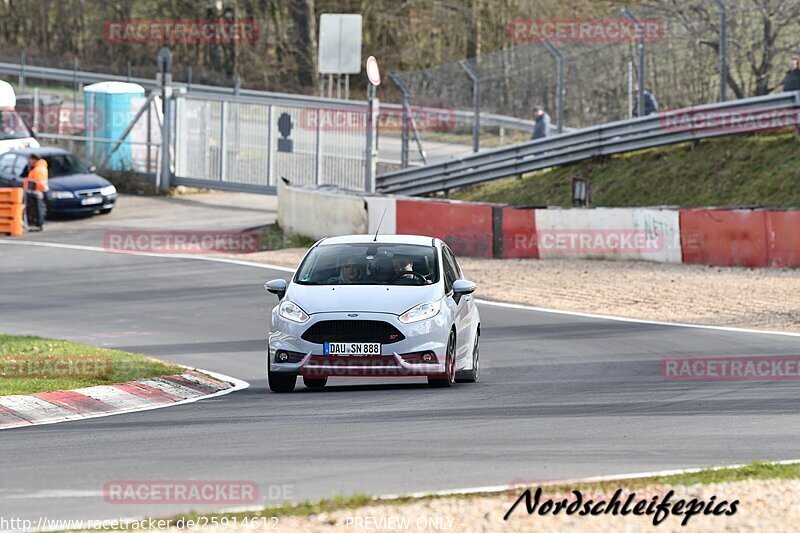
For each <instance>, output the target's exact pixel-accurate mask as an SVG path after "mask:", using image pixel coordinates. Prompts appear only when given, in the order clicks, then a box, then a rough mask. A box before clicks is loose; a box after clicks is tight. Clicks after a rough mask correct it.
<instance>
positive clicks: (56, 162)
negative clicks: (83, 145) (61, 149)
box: [44, 154, 89, 178]
mask: <svg viewBox="0 0 800 533" xmlns="http://www.w3.org/2000/svg"><path fill="white" fill-rule="evenodd" d="M44 159H45V161H47V174H48V176H49V177H51V178H58V177H59V176H71V175H72V174H86V173H88V172H89V170H88V169H87V168H86V167H84V166H83V165H82V164H81V162H80V161H78V158H77V157H75V156H74V155H72V154H64V155H48V156H47V157H45V158H44Z"/></svg>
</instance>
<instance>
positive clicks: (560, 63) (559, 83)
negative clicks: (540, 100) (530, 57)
mask: <svg viewBox="0 0 800 533" xmlns="http://www.w3.org/2000/svg"><path fill="white" fill-rule="evenodd" d="M544 46H545V47H546V48H547V51H548V52H550V53H551V54H552V55H553V57H554V58H555V60H556V115H557V120H558V133H562V132H563V131H564V55H563V54H562V53H561V51H560V50H559V49H558V48H556V47H555V45H554V44H553V43H551V42H550V41H547V40H545V41H544Z"/></svg>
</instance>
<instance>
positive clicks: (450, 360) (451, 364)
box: [428, 332, 456, 388]
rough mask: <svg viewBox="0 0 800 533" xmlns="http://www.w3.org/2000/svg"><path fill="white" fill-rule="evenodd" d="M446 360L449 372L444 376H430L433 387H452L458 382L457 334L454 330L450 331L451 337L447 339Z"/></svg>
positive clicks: (429, 382)
mask: <svg viewBox="0 0 800 533" xmlns="http://www.w3.org/2000/svg"><path fill="white" fill-rule="evenodd" d="M444 361H445V365H444V367H445V369H446V372H447V374H446V375H445V377H444V378H438V377H436V378H433V377H430V378H428V385H430V386H431V387H435V388H442V387H452V386H453V383H455V382H456V334H455V333H454V332H451V333H450V338H449V339H448V340H447V355H446V357H445V360H444Z"/></svg>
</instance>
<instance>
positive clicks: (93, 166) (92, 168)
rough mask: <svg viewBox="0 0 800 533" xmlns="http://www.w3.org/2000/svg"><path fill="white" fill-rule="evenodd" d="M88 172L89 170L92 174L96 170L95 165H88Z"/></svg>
mask: <svg viewBox="0 0 800 533" xmlns="http://www.w3.org/2000/svg"><path fill="white" fill-rule="evenodd" d="M89 172H91V173H92V174H94V173H95V172H97V167H96V166H95V165H92V166H90V167H89Z"/></svg>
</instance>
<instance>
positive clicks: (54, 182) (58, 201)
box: [0, 148, 117, 214]
mask: <svg viewBox="0 0 800 533" xmlns="http://www.w3.org/2000/svg"><path fill="white" fill-rule="evenodd" d="M30 154H38V155H39V156H41V157H43V158H44V159H45V160H46V161H47V170H48V171H49V174H50V180H49V185H50V190H49V191H48V192H47V195H46V198H47V212H48V213H53V214H62V213H63V214H77V213H93V212H96V211H99V212H100V213H104V214H105V213H110V212H111V210H112V209H114V204H115V203H116V202H117V189H116V188H115V187H114V186H113V185H111V183H109V181H108V180H107V179H105V178H102V177H100V176H98V175H97V174H95V173H94V172H93V170H94V168H86V166H84V164H83V163H81V162H80V160H79V159H78V158H77V157H75V156H74V155H73V154H71V153H70V152H67V151H66V150H62V149H61V148H20V149H17V150H11V151H10V152H6V153H4V154H2V155H0V187H22V180H23V179H24V178H25V176H26V175H27V165H28V156H29V155H30Z"/></svg>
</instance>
